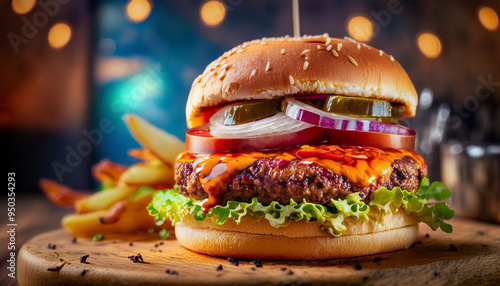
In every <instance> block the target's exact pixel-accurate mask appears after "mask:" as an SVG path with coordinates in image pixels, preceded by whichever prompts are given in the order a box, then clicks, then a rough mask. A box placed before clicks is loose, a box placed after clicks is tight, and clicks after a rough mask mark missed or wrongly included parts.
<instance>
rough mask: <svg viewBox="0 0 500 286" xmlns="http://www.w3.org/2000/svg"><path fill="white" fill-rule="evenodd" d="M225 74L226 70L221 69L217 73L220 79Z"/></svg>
mask: <svg viewBox="0 0 500 286" xmlns="http://www.w3.org/2000/svg"><path fill="white" fill-rule="evenodd" d="M225 75H226V70H222V71H221V72H220V74H219V79H222V78H223V77H224V76H225Z"/></svg>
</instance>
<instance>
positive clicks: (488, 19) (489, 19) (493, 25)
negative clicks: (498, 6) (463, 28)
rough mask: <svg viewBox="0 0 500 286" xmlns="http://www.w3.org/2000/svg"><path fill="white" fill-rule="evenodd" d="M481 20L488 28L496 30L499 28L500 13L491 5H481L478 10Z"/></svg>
mask: <svg viewBox="0 0 500 286" xmlns="http://www.w3.org/2000/svg"><path fill="white" fill-rule="evenodd" d="M477 17H478V18H479V22H481V24H482V25H483V26H484V27H485V28H486V29H488V30H490V31H495V30H496V29H497V28H498V14H497V12H495V10H493V9H491V8H490V7H481V8H479V10H478V11H477Z"/></svg>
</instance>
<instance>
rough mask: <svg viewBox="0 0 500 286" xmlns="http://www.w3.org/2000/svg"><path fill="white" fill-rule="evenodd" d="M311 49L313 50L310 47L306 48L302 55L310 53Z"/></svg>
mask: <svg viewBox="0 0 500 286" xmlns="http://www.w3.org/2000/svg"><path fill="white" fill-rule="evenodd" d="M310 51H311V50H309V49H305V50H303V51H302V53H300V55H301V56H303V55H305V54H307V53H309V52H310Z"/></svg>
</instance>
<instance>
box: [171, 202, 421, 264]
mask: <svg viewBox="0 0 500 286" xmlns="http://www.w3.org/2000/svg"><path fill="white" fill-rule="evenodd" d="M346 226H347V227H348V231H347V232H346V234H344V235H342V236H340V237H334V236H331V235H329V234H326V233H325V232H324V231H323V230H322V229H321V225H320V224H319V223H317V222H305V221H299V222H292V223H291V224H290V225H289V226H288V227H282V228H278V229H276V228H274V227H272V226H271V225H270V224H269V222H268V221H267V220H264V219H263V220H260V221H258V222H257V221H254V220H252V219H251V218H248V217H243V218H242V222H241V224H240V225H237V224H236V223H235V222H234V221H233V220H228V221H227V222H226V223H225V224H223V225H220V226H219V225H216V224H214V223H213V222H212V221H211V220H209V219H207V220H205V221H201V222H198V221H196V220H194V219H193V218H192V217H186V218H185V220H183V221H181V222H178V223H177V224H176V225H175V236H176V237H177V240H178V241H179V242H180V244H181V245H182V246H184V247H185V248H187V249H190V250H192V251H196V252H199V253H204V254H209V255H214V256H225V257H238V258H250V259H253V258H261V259H286V260H307V259H329V258H342V257H353V256H361V255H370V254H376V253H383V252H390V251H395V250H400V249H405V248H408V247H409V246H410V245H411V244H412V243H413V242H414V241H415V240H416V238H417V235H418V222H417V221H416V219H415V218H414V217H413V216H411V215H408V214H406V213H405V212H404V211H399V212H397V213H396V214H395V215H393V216H392V217H391V218H390V219H387V220H386V221H385V222H384V223H379V222H376V221H373V220H371V221H369V222H348V223H346Z"/></svg>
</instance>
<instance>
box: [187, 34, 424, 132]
mask: <svg viewBox="0 0 500 286" xmlns="http://www.w3.org/2000/svg"><path fill="white" fill-rule="evenodd" d="M306 94H340V95H346V96H358V97H366V98H378V99H384V100H387V101H389V102H394V103H400V104H402V105H403V116H404V117H407V116H414V115H415V110H416V107H417V104H418V96H417V92H416V91H415V87H414V86H413V84H412V82H411V80H410V78H409V77H408V75H407V74H406V72H405V71H404V69H403V68H402V67H401V65H400V64H399V63H398V62H397V61H395V60H394V58H393V57H392V56H391V55H388V54H386V53H384V52H383V51H381V50H378V49H375V48H373V47H371V46H368V45H366V44H363V43H359V42H356V41H354V40H352V39H349V38H345V39H337V38H330V37H328V35H327V34H324V35H322V36H303V37H300V38H292V37H281V38H263V39H261V40H253V41H250V42H246V43H243V44H241V45H239V46H237V47H235V48H233V49H231V50H230V51H227V52H225V53H224V54H223V55H222V56H220V57H219V58H218V59H217V60H215V61H213V62H212V63H210V64H209V65H208V66H207V68H206V69H205V71H204V72H203V74H201V75H200V76H198V77H197V78H196V79H195V80H194V82H193V85H192V87H191V91H190V93H189V98H188V102H187V105H186V118H187V123H188V126H189V127H194V126H198V125H201V124H204V123H206V122H207V119H206V118H203V116H201V112H202V111H204V110H207V109H208V108H210V107H216V106H222V105H226V104H228V103H232V102H237V101H244V100H252V99H273V98H278V97H282V96H285V95H296V96H297V97H300V96H301V95H306Z"/></svg>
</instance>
